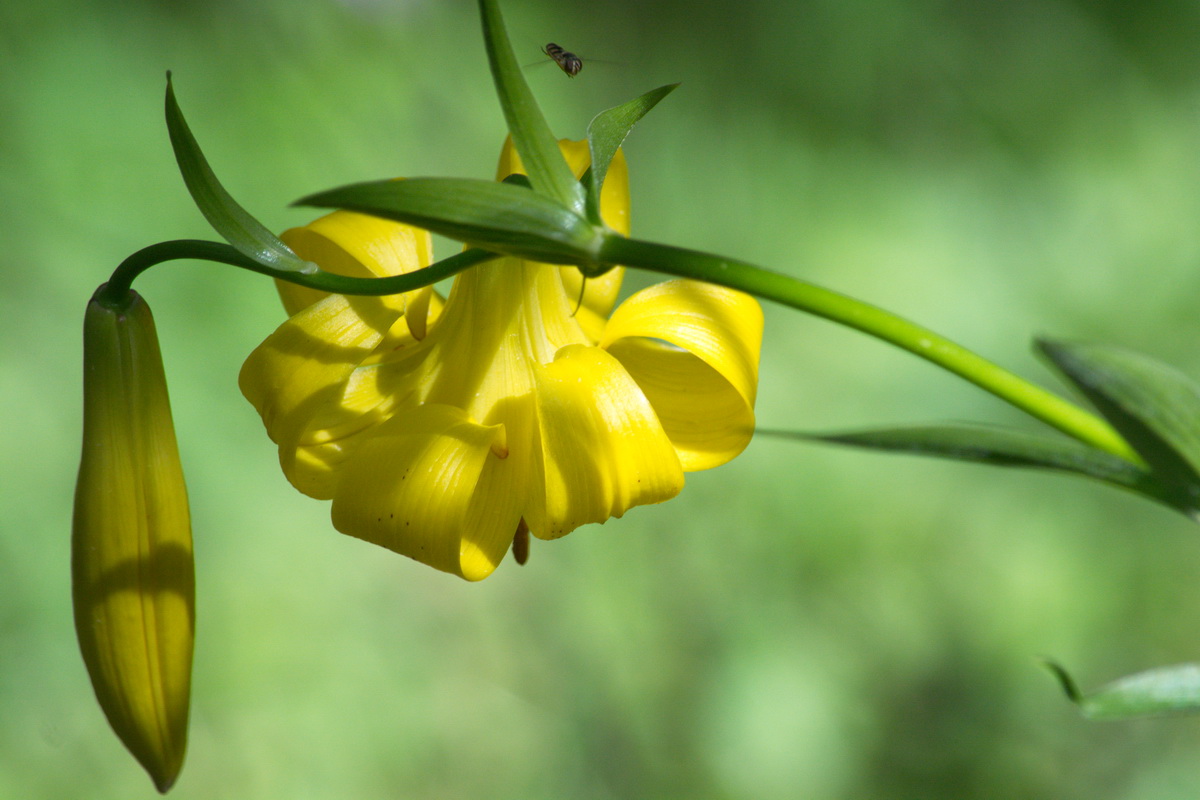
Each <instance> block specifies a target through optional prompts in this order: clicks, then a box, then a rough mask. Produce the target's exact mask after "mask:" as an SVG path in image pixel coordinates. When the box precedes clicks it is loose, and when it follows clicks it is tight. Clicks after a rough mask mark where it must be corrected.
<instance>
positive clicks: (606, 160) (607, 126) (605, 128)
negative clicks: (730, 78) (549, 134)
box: [584, 83, 679, 221]
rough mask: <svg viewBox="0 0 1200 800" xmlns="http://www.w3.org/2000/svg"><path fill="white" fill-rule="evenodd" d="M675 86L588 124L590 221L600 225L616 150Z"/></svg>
mask: <svg viewBox="0 0 1200 800" xmlns="http://www.w3.org/2000/svg"><path fill="white" fill-rule="evenodd" d="M678 86H679V84H678V83H672V84H668V85H666V86H660V87H658V88H657V89H652V90H651V91H649V92H646V93H645V94H644V95H642V96H641V97H636V98H634V99H633V100H630V101H629V102H628V103H622V104H621V105H619V106H614V107H613V108H610V109H608V110H607V111H601V112H600V113H599V114H597V115H596V116H595V117H593V118H592V121H591V122H590V123H589V124H588V150H589V151H591V156H592V166H591V168H590V171H589V172H588V174H587V175H585V176H584V180H585V181H586V184H585V185H586V186H587V191H588V197H589V202H588V207H589V208H590V209H595V211H596V215H595V216H594V217H593V220H595V221H599V208H600V189H601V188H603V186H604V178H605V177H606V176H607V175H608V165H609V164H611V163H612V160H613V156H615V155H616V154H617V148H619V147H620V146H621V143H622V142H624V141H625V137H626V136H628V135H629V131H630V130H632V129H633V126H634V125H635V124H637V121H638V120H640V119H641V118H642V117H644V116H646V114H647V113H649V111H650V109H652V108H654V107H655V106H656V105H658V101H660V100H662V99H663V98H664V97H666V96H667V95H669V94H670V93H671V92H673V91H675V89H676V88H678Z"/></svg>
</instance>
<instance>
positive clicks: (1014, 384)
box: [601, 235, 1143, 465]
mask: <svg viewBox="0 0 1200 800" xmlns="http://www.w3.org/2000/svg"><path fill="white" fill-rule="evenodd" d="M601 256H602V259H603V261H604V262H605V263H608V264H624V265H625V266H628V267H639V268H643V269H651V270H655V271H657V272H663V273H666V274H668V275H679V276H681V277H685V278H694V279H697V280H702V281H708V282H709V283H716V284H720V285H721V286H728V287H730V288H731V289H739V290H741V291H743V292H747V293H749V294H752V295H755V296H757V297H761V298H764V299H766V300H774V301H775V302H777V303H781V304H783V305H785V306H790V307H791V308H795V309H799V310H800V311H806V312H808V313H810V314H814V315H816V316H818V317H824V318H825V319H828V320H831V321H833V322H837V323H840V324H842V325H846V326H848V327H850V328H853V329H855V330H858V331H862V332H863V333H866V334H868V335H870V336H874V337H876V338H877V339H882V340H883V341H885V342H889V343H891V344H894V345H896V346H897V347H900V348H902V349H904V350H907V351H908V352H910V353H912V354H914V355H916V356H919V357H921V358H923V359H925V360H926V361H931V362H933V363H934V364H937V365H938V366H939V367H942V368H944V369H946V370H948V371H950V372H952V373H954V374H955V375H958V376H960V377H962V378H964V379H966V380H968V381H970V382H971V383H973V384H975V385H976V386H978V387H979V388H981V389H983V390H984V391H987V392H991V393H992V394H994V395H996V396H997V397H999V398H1000V399H1002V400H1005V401H1006V402H1008V403H1010V404H1012V405H1014V406H1016V407H1017V408H1019V409H1021V410H1022V411H1024V412H1026V413H1028V414H1030V415H1032V416H1034V417H1036V418H1037V419H1040V420H1042V421H1043V422H1045V423H1046V424H1048V425H1050V426H1052V427H1055V428H1057V429H1058V430H1060V431H1062V432H1063V433H1065V434H1067V435H1068V436H1071V437H1073V438H1075V439H1078V440H1079V441H1081V442H1084V443H1085V444H1089V445H1091V446H1093V447H1096V448H1098V449H1100V450H1103V451H1105V452H1106V453H1111V454H1112V455H1115V456H1117V457H1119V458H1123V459H1125V460H1126V461H1129V462H1131V463H1134V464H1139V465H1140V464H1142V463H1143V462H1142V459H1141V458H1140V457H1138V455H1137V454H1136V453H1135V452H1134V451H1133V450H1132V449H1131V448H1130V447H1129V445H1128V444H1126V442H1125V440H1124V439H1122V438H1121V437H1120V435H1118V434H1117V432H1116V431H1115V430H1113V428H1112V427H1111V426H1109V425H1108V423H1106V422H1105V421H1104V420H1102V419H1100V418H1099V417H1097V416H1095V415H1093V414H1090V413H1088V412H1087V411H1085V410H1083V409H1081V408H1079V407H1078V406H1076V405H1074V404H1072V403H1069V402H1067V401H1066V400H1063V399H1062V398H1061V397H1059V396H1058V395H1055V394H1053V393H1051V392H1048V391H1046V390H1045V389H1042V388H1041V387H1039V386H1035V385H1033V384H1031V383H1029V382H1028V381H1026V380H1024V379H1022V378H1020V377H1018V376H1017V375H1014V374H1013V373H1011V372H1009V371H1008V370H1006V369H1004V368H1002V367H1000V366H997V365H996V364H993V363H992V362H990V361H988V360H987V359H984V358H981V357H980V356H978V355H976V354H975V353H972V352H971V351H970V350H967V349H966V348H964V347H962V346H961V345H958V344H955V343H954V342H952V341H950V340H949V339H946V338H945V337H943V336H940V335H938V334H936V333H934V332H933V331H931V330H929V329H928V328H923V327H921V326H920V325H917V324H915V323H912V322H909V321H908V320H906V319H903V318H902V317H898V316H896V315H895V314H892V313H891V312H888V311H884V310H883V309H881V308H876V307H875V306H872V305H869V304H867V303H864V302H862V301H860V300H855V299H854V298H852V297H847V296H845V295H842V294H838V293H837V292H833V291H830V290H828V289H824V288H821V287H820V286H815V285H813V284H811V283H806V282H805V281H801V280H797V279H796V278H791V277H788V276H786V275H781V274H779V273H777V272H770V271H768V270H765V269H762V268H761V267H755V266H753V265H751V264H747V263H745V262H742V261H736V260H733V259H729V258H721V257H719V256H714V255H710V254H708V253H700V252H697V251H695V250H685V249H682V248H677V247H669V246H667V245H661V244H655V243H653V242H644V241H639V240H636V239H626V238H625V237H623V236H617V235H610V236H608V237H607V239H606V240H605V243H604V245H603V247H602V248H601Z"/></svg>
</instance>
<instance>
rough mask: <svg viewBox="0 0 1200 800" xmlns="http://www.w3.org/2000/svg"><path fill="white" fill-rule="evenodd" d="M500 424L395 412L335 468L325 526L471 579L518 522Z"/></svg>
mask: <svg viewBox="0 0 1200 800" xmlns="http://www.w3.org/2000/svg"><path fill="white" fill-rule="evenodd" d="M508 455H509V449H508V442H507V441H506V430H505V427H504V426H503V425H480V424H478V423H476V422H473V421H472V420H471V419H470V418H468V416H467V414H466V412H465V411H463V410H462V409H460V408H456V407H453V406H447V405H440V404H427V405H422V406H415V407H412V408H409V409H405V411H404V413H403V414H397V415H396V416H395V417H393V418H392V419H390V420H389V421H388V422H386V423H384V424H382V425H380V426H379V428H378V430H376V431H375V432H374V433H373V435H371V436H370V437H369V438H367V439H366V441H364V442H363V443H362V444H361V445H360V446H359V447H358V449H357V450H356V451H355V452H354V454H353V457H352V458H351V459H350V460H349V461H347V462H346V463H345V464H344V465H343V466H342V468H341V469H340V471H339V475H340V480H339V482H338V485H337V489H336V491H335V492H334V496H333V526H334V527H335V528H337V529H338V530H339V531H341V532H342V533H345V534H349V535H350V536H355V537H358V538H360V539H365V540H366V541H368V542H373V543H374V544H378V545H381V546H383V547H386V548H388V549H389V550H394V551H395V552H397V553H401V554H403V555H406V556H409V557H410V558H414V559H416V560H417V561H420V562H422V563H425V564H428V565H430V566H432V567H436V568H437V569H440V570H444V571H446V572H450V573H453V574H455V575H460V576H462V577H463V578H466V579H467V580H473V581H474V580H480V579H482V578H486V577H487V576H488V575H489V574H491V572H492V570H494V569H495V568H496V565H498V564H499V563H500V560H501V559H502V558H503V557H504V554H505V552H507V550H508V546H509V545H510V544H511V543H512V539H513V534H514V533H515V532H516V530H517V524H518V523H519V522H520V519H521V512H520V504H521V500H522V498H521V497H520V494H519V491H518V490H519V489H520V488H521V487H523V486H524V485H525V484H526V482H527V481H528V477H527V475H525V474H523V473H522V467H523V466H524V465H523V462H522V460H521V459H520V458H519V457H518V458H515V459H511V460H510V459H509V458H508Z"/></svg>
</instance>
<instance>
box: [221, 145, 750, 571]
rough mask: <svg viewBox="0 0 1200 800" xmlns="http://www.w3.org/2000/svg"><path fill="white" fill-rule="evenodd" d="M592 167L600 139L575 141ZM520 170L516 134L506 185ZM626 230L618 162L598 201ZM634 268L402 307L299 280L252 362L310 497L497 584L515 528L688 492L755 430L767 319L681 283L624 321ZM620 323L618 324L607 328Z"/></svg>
mask: <svg viewBox="0 0 1200 800" xmlns="http://www.w3.org/2000/svg"><path fill="white" fill-rule="evenodd" d="M560 145H561V147H562V150H563V153H564V155H565V156H566V158H567V160H568V162H569V163H570V164H571V166H572V168H573V169H574V170H575V173H576V175H581V174H582V173H583V171H584V170H585V169H586V168H587V166H588V148H587V143H586V142H566V141H564V142H561V143H560ZM519 171H521V165H520V161H519V159H518V157H517V155H516V153H515V151H514V150H513V148H512V146H511V144H506V145H505V148H504V152H503V154H502V156H501V163H500V170H499V177H500V178H504V177H506V176H507V175H509V174H511V173H513V172H519ZM601 213H602V216H603V218H604V220H605V222H606V224H608V225H609V226H610V227H611V228H613V229H614V230H616V231H619V232H620V233H622V234H625V235H627V234H628V227H629V222H628V219H629V195H628V177H627V171H626V166H625V161H624V157H623V156H622V155H621V154H620V153H618V155H617V158H616V159H614V161H613V163H612V166H611V168H610V170H609V173H608V178H607V180H606V182H605V184H604V190H603V193H602V195H601ZM283 238H284V240H285V241H286V242H287V243H288V244H289V246H290V247H292V249H293V250H295V251H296V253H297V254H298V255H299V256H300V257H302V258H305V259H308V260H311V261H315V262H316V263H318V264H320V265H321V266H322V268H323V269H327V270H329V271H332V272H339V273H342V274H348V275H361V276H370V275H380V276H381V275H394V274H399V273H402V272H411V271H413V270H415V269H419V268H421V267H423V266H425V265H426V264H428V263H429V260H430V255H429V254H430V251H431V246H430V242H429V237H428V234H427V233H426V232H424V231H421V230H417V229H414V228H411V227H409V226H406V225H403V224H400V223H394V222H388V221H384V220H380V219H376V218H373V217H367V216H363V215H360V214H355V213H351V212H345V211H339V212H335V213H333V214H330V215H328V216H326V217H322V218H321V219H319V220H316V221H315V222H313V223H311V224H310V225H308V226H306V227H304V228H299V229H294V230H291V231H288V232H287V233H285V234H284V236H283ZM620 281H621V271H620V270H619V269H615V270H613V271H611V272H609V273H606V274H605V275H603V276H601V277H600V278H598V279H592V280H588V281H586V284H584V282H583V281H582V278H581V275H580V273H579V272H578V270H576V269H574V268H569V267H556V266H552V265H547V264H541V263H537V262H531V261H524V260H521V259H517V258H502V259H499V260H497V261H494V262H491V263H488V264H485V265H482V266H480V267H477V268H474V269H471V270H469V271H467V272H464V273H462V274H460V275H459V276H458V277H457V278H456V279H455V283H454V286H453V288H452V290H451V292H450V296H449V298H448V299H447V300H446V301H445V303H444V306H443V304H442V303H441V301H440V300H438V299H437V298H436V296H432V297H431V293H430V291H429V290H428V289H426V290H419V291H416V292H410V293H406V294H404V295H397V296H393V297H385V298H368V297H349V296H343V295H321V294H319V293H316V292H312V291H309V290H294V289H293V288H291V287H285V288H282V289H281V294H282V295H283V299H284V304H285V307H286V308H287V310H288V311H289V313H292V315H293V316H292V317H291V318H290V319H289V320H288V321H287V322H285V323H284V324H283V325H281V326H280V327H279V329H278V330H276V331H275V333H273V334H272V335H271V336H270V337H268V338H267V340H266V341H264V342H263V344H262V345H260V346H259V347H258V348H257V349H256V350H255V351H254V352H253V353H252V354H251V355H250V357H249V358H248V359H247V360H246V363H245V365H244V366H243V368H242V372H241V378H240V384H241V388H242V392H243V393H244V394H245V395H246V397H247V399H248V400H250V402H251V403H252V404H253V405H254V406H255V408H256V409H257V410H258V412H259V413H260V414H261V416H262V418H263V422H264V424H265V425H266V428H267V432H268V433H269V435H270V436H271V438H272V439H273V440H274V441H275V442H276V443H277V444H278V445H279V453H280V461H281V463H282V466H283V469H284V472H285V474H286V475H287V477H288V479H289V480H290V481H291V482H292V484H293V485H294V486H296V488H297V489H299V490H300V491H302V492H304V493H305V494H308V495H310V496H312V497H316V498H321V499H331V500H332V501H333V509H332V512H333V523H334V526H335V527H336V528H337V529H338V530H340V531H341V532H343V533H346V534H349V535H351V536H356V537H359V538H362V539H365V540H367V541H371V542H374V543H376V544H379V545H382V546H384V547H387V548H389V549H391V550H394V551H396V552H399V553H403V554H404V555H407V556H410V557H412V558H415V559H417V560H418V561H422V562H424V563H426V564H429V565H431V566H434V567H437V568H438V569H441V570H445V571H447V572H451V573H454V574H456V575H460V576H462V577H464V578H467V579H468V580H478V579H481V578H484V577H486V576H487V575H489V574H490V573H491V572H492V570H493V569H495V567H496V566H497V565H498V564H499V563H500V560H501V559H502V558H503V557H504V554H505V552H506V551H507V549H508V547H509V546H510V544H512V543H513V541H514V535H517V534H518V531H519V529H520V530H521V531H524V530H525V529H528V531H529V532H530V533H532V534H533V535H534V536H537V537H538V538H541V539H553V538H557V537H559V536H562V535H564V534H566V533H569V532H570V531H572V530H574V529H575V528H577V527H579V526H580V525H584V524H586V523H589V522H604V521H605V520H607V519H608V518H609V517H620V516H621V515H623V514H624V513H625V511H626V510H628V509H629V508H632V507H633V506H636V505H641V504H645V503H657V502H661V501H663V500H667V499H669V498H671V497H673V496H674V495H675V494H677V493H678V492H679V490H680V489H681V488H682V486H683V473H684V472H685V471H690V470H699V469H707V468H709V467H714V466H717V465H719V464H722V463H724V462H725V461H728V460H729V459H731V458H733V457H734V456H735V455H737V454H738V453H739V452H741V450H742V449H743V448H744V447H745V446H746V444H747V443H748V441H749V439H750V436H751V433H752V431H753V428H754V412H753V407H754V395H755V389H756V385H757V368H758V353H759V344H760V340H761V335H762V313H761V310H760V308H759V306H758V303H757V302H756V301H755V300H754V299H752V298H751V297H749V296H747V295H744V294H742V293H740V292H736V291H732V290H729V289H725V288H721V287H717V286H712V285H709V284H703V283H697V282H693V281H668V282H666V283H661V284H658V285H655V286H652V287H650V288H648V289H645V290H643V291H641V292H638V293H636V294H634V295H633V296H631V297H630V298H628V299H627V300H626V301H625V302H624V303H622V304H621V305H620V306H619V307H618V308H617V309H616V310H615V311H614V312H613V313H612V315H611V316H607V315H608V314H609V311H610V310H611V309H612V307H613V305H614V302H615V299H616V296H617V292H618V291H619V288H620ZM606 317H607V319H606Z"/></svg>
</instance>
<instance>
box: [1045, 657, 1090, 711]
mask: <svg viewBox="0 0 1200 800" xmlns="http://www.w3.org/2000/svg"><path fill="white" fill-rule="evenodd" d="M1038 661H1040V662H1041V664H1042V666H1043V667H1045V668H1046V669H1047V670H1048V671H1049V672H1050V674H1051V675H1053V676H1054V677H1055V678H1057V679H1058V683H1059V686H1061V687H1062V690H1063V693H1064V694H1066V696H1067V699H1068V700H1070V701H1071V702H1072V703H1074V704H1075V705H1079V704H1080V703H1081V702H1082V701H1083V693H1082V692H1080V691H1079V686H1078V684H1076V683H1075V679H1074V678H1072V677H1071V674H1070V673H1069V672H1067V670H1066V668H1065V667H1063V666H1062V665H1061V664H1059V663H1058V662H1057V661H1054V660H1053V659H1050V658H1047V657H1045V656H1039V657H1038Z"/></svg>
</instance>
